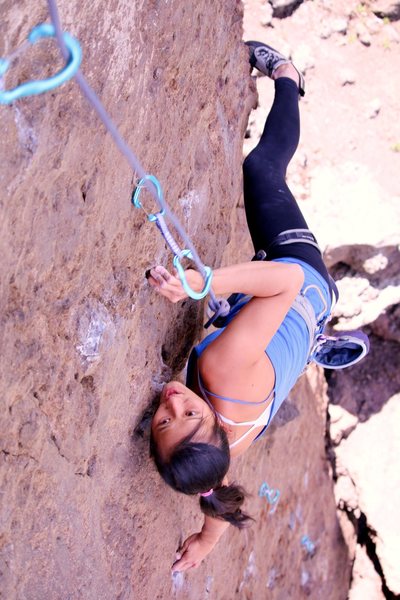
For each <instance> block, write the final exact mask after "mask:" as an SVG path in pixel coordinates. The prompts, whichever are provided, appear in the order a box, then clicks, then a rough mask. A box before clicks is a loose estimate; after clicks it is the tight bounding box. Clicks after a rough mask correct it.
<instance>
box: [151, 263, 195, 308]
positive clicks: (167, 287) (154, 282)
mask: <svg viewBox="0 0 400 600" xmlns="http://www.w3.org/2000/svg"><path fill="white" fill-rule="evenodd" d="M148 281H149V283H150V285H151V286H152V287H153V288H154V289H155V290H156V292H158V293H159V294H161V296H164V297H165V298H167V300H169V301H170V302H173V303H174V304H175V302H179V300H184V298H187V297H188V296H187V294H186V292H185V290H184V289H183V286H182V283H181V281H180V279H179V278H178V277H177V276H176V271H175V274H174V275H172V274H171V273H170V272H169V271H168V270H167V269H166V268H165V267H162V266H161V265H157V266H156V267H153V268H152V269H150V271H149V276H148Z"/></svg>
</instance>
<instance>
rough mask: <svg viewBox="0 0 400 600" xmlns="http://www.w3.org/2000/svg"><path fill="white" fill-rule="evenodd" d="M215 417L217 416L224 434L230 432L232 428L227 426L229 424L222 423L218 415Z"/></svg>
mask: <svg viewBox="0 0 400 600" xmlns="http://www.w3.org/2000/svg"><path fill="white" fill-rule="evenodd" d="M217 418H218V425H219V426H220V427H221V429H223V430H224V431H225V433H226V434H228V433H232V429H231V428H230V427H229V425H228V424H227V423H224V422H223V421H222V420H221V419H220V418H219V417H217Z"/></svg>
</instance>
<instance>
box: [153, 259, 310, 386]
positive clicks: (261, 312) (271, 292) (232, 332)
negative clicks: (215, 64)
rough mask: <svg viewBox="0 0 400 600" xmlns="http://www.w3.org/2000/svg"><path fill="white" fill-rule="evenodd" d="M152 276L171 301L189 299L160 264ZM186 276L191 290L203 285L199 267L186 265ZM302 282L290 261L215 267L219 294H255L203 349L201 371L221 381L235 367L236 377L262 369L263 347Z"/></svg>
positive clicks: (216, 288)
mask: <svg viewBox="0 0 400 600" xmlns="http://www.w3.org/2000/svg"><path fill="white" fill-rule="evenodd" d="M150 274H151V277H150V278H149V281H150V283H151V285H153V287H155V288H156V289H157V291H158V292H159V293H160V294H162V295H163V296H165V297H166V298H168V300H170V301H171V302H178V301H179V300H181V299H183V298H186V297H187V296H186V293H185V292H184V290H183V288H182V285H181V282H180V281H179V279H178V278H177V277H175V276H174V275H171V274H170V273H169V272H168V271H167V270H166V269H164V267H156V268H155V269H152V270H151V271H150ZM186 275H187V280H188V283H189V285H190V286H191V287H192V288H193V289H195V290H200V289H202V286H203V280H202V277H201V275H200V274H199V273H198V272H197V271H194V270H192V269H188V270H187V271H186ZM303 281H304V273H303V270H302V268H301V267H300V266H299V265H296V264H289V263H280V262H268V261H267V262H262V261H259V262H258V261H254V262H247V263H241V264H238V265H233V266H230V267H223V268H221V269H216V270H215V271H214V276H213V280H212V287H213V290H214V292H215V293H216V294H217V295H220V294H229V293H230V292H241V293H244V294H249V295H251V296H253V298H252V300H251V301H250V302H249V303H248V304H247V305H246V306H245V307H244V308H243V309H242V310H241V311H240V312H239V314H238V315H236V317H235V318H234V319H233V320H232V321H231V323H230V324H229V326H228V327H227V328H226V329H225V330H224V331H223V333H222V334H221V335H220V336H218V338H217V339H215V340H214V341H213V343H212V344H210V345H209V346H208V347H207V348H206V349H205V350H204V352H203V353H202V355H201V358H200V366H201V369H202V372H203V373H204V372H206V373H208V375H210V376H212V375H214V376H215V377H216V378H218V379H220V378H221V377H222V378H224V376H225V375H227V376H229V375H231V374H232V372H233V371H235V380H236V381H237V376H238V375H240V374H241V375H243V376H245V377H246V378H248V377H249V375H250V373H249V369H253V368H255V369H257V367H258V368H260V369H262V364H261V363H262V361H265V355H264V351H265V348H266V347H267V345H268V343H269V342H270V340H271V338H272V336H273V335H274V334H275V332H276V331H277V329H278V327H279V325H280V324H281V323H282V321H283V319H284V318H285V315H286V313H287V312H288V310H289V308H290V306H291V305H292V303H293V300H294V299H295V297H296V295H297V294H298V292H299V290H300V288H301V286H302V284H303ZM254 375H255V376H256V375H257V374H256V373H254ZM211 378H212V377H211ZM206 383H211V381H208V382H207V380H206Z"/></svg>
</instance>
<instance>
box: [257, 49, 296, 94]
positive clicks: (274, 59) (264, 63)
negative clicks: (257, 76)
mask: <svg viewBox="0 0 400 600" xmlns="http://www.w3.org/2000/svg"><path fill="white" fill-rule="evenodd" d="M246 45H247V46H248V47H249V48H250V64H251V66H252V67H253V68H255V69H257V70H258V71H260V72H261V73H264V75H267V76H268V77H271V79H272V75H273V74H274V71H276V69H277V68H278V67H280V66H282V65H293V63H292V61H291V60H289V59H288V58H286V57H285V56H283V54H281V53H280V52H278V51H277V50H275V49H274V48H271V46H268V45H267V44H263V43H262V42H252V41H251V42H246ZM293 66H294V65H293ZM294 68H295V69H296V67H294ZM296 71H297V73H298V74H299V94H300V96H304V94H305V82H304V77H303V75H302V74H301V73H300V71H299V70H298V69H296Z"/></svg>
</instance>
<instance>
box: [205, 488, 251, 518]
mask: <svg viewBox="0 0 400 600" xmlns="http://www.w3.org/2000/svg"><path fill="white" fill-rule="evenodd" d="M246 496H247V493H246V492H245V490H244V488H243V487H242V486H241V485H236V483H231V484H230V485H222V486H220V487H216V488H214V489H213V492H212V494H209V495H207V496H204V495H201V496H200V508H201V510H202V512H203V513H204V514H205V515H207V516H209V517H213V518H214V519H223V520H224V521H228V523H230V524H231V525H233V526H234V527H238V528H239V529H242V528H243V527H246V525H250V523H249V521H254V519H253V518H252V517H249V515H246V514H245V513H244V512H242V511H241V509H240V507H241V506H242V504H243V502H244V500H245V498H246Z"/></svg>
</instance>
